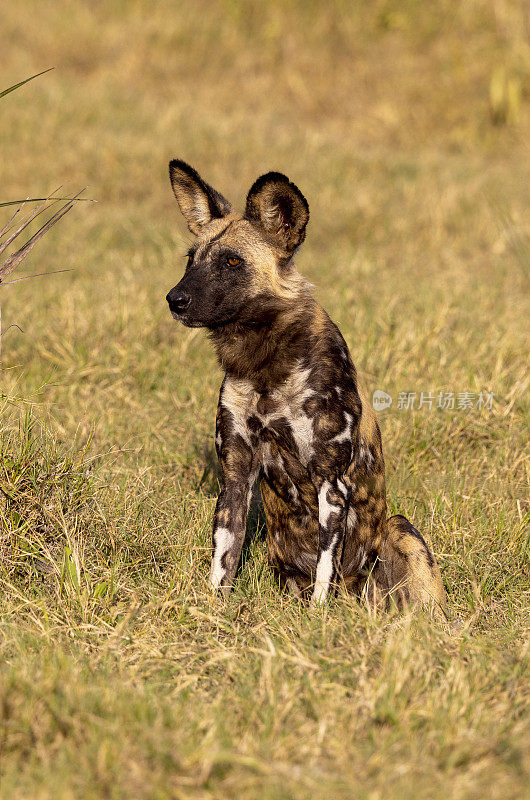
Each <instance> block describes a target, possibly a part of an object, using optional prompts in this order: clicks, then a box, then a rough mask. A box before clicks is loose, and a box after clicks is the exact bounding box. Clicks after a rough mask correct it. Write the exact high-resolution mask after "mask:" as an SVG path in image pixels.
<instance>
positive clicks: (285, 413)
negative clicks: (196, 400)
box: [221, 367, 315, 465]
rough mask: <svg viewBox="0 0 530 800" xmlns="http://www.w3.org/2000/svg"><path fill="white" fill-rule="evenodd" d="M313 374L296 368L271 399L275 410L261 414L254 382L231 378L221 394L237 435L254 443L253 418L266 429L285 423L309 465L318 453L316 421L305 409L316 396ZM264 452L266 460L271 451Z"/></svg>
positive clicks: (299, 451) (304, 460)
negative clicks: (277, 423) (315, 431)
mask: <svg viewBox="0 0 530 800" xmlns="http://www.w3.org/2000/svg"><path fill="white" fill-rule="evenodd" d="M310 372H311V370H310V369H301V368H300V367H298V368H296V369H294V370H293V372H292V373H291V375H290V376H289V377H288V378H287V380H285V381H284V382H283V383H282V384H281V386H278V387H277V388H276V389H275V390H274V391H273V392H271V393H270V395H269V396H268V399H269V407H270V409H271V410H270V411H265V412H263V411H262V412H260V411H258V403H259V401H260V399H261V395H260V394H259V393H258V392H257V391H256V390H255V389H254V388H253V386H252V384H251V383H250V381H247V380H243V379H234V378H229V379H227V380H226V381H225V384H224V387H223V391H222V394H221V404H222V406H223V407H224V408H226V409H227V411H230V413H231V414H232V417H233V424H234V432H235V433H238V434H240V436H241V437H242V438H243V439H244V441H245V442H246V443H247V444H250V431H249V428H248V420H249V419H250V418H251V417H257V418H258V419H259V421H260V422H261V424H262V425H263V427H264V428H267V427H268V426H270V425H272V424H273V423H274V422H275V421H277V420H283V421H285V422H286V423H287V424H288V425H289V427H290V428H291V431H292V434H293V438H294V441H295V442H296V446H297V448H298V454H299V458H300V460H301V462H302V463H303V464H304V465H306V464H307V463H308V461H309V460H310V458H311V457H312V455H313V453H314V449H313V439H314V432H313V419H312V418H311V417H309V416H308V415H307V414H306V413H305V411H304V408H303V406H304V403H305V401H306V400H307V399H308V398H310V397H312V396H313V395H314V394H315V392H314V391H313V390H312V389H310V388H309V387H308V385H307V381H308V378H309V375H310ZM262 449H263V458H264V461H266V459H267V452H268V449H267V448H262Z"/></svg>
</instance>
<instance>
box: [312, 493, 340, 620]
mask: <svg viewBox="0 0 530 800" xmlns="http://www.w3.org/2000/svg"><path fill="white" fill-rule="evenodd" d="M315 484H316V488H317V491H318V554H317V568H316V575H315V585H314V588H313V594H312V596H311V605H312V606H316V605H320V604H321V603H324V602H325V600H326V598H327V596H328V594H329V590H330V587H331V586H334V585H336V583H337V580H338V577H339V573H340V560H341V556H342V546H343V543H344V534H345V531H346V512H347V505H348V490H347V488H346V486H345V484H344V483H343V482H342V481H341V480H340V479H339V478H336V477H333V478H324V479H323V478H317V480H316V481H315Z"/></svg>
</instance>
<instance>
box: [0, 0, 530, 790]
mask: <svg viewBox="0 0 530 800" xmlns="http://www.w3.org/2000/svg"><path fill="white" fill-rule="evenodd" d="M525 9H526V10H525ZM525 14H526V16H525ZM529 32H530V17H529V15H528V6H527V5H526V6H525V5H523V4H520V3H518V2H515V0H514V1H513V2H509V1H508V0H495V2H493V0H491V2H490V1H489V0H468V2H463V3H454V2H449V0H437V2H433V3H422V2H414V0H400V1H399V2H398V0H374V2H372V3H366V4H361V3H359V4H353V3H347V2H345V1H344V2H339V0H332V1H330V2H318V1H317V0H312V2H295V1H294V0H292V1H291V2H285V3H280V2H279V0H274V2H269V3H267V4H261V3H258V2H241V3H239V2H236V0H232V1H231V2H229V0H225V1H224V2H206V0H198V1H197V2H181V3H177V2H172V3H171V2H167V1H166V0H161V1H160V2H157V3H156V4H155V3H147V2H133V0H114V2H107V3H103V2H95V1H94V2H90V3H82V2H78V1H77V2H74V0H71V2H69V1H68V0H60V2H56V3H53V4H34V3H30V2H29V1H28V0H20V2H18V3H16V4H15V3H10V4H5V7H3V8H2V25H1V28H0V45H1V46H0V65H1V74H2V83H3V86H9V85H10V84H12V83H15V82H16V81H18V80H22V79H23V78H24V77H27V76H28V75H30V74H32V73H35V72H37V71H39V70H42V69H45V68H47V67H49V66H55V67H56V70H55V71H54V72H51V73H49V74H47V75H45V76H42V77H41V78H39V79H37V80H35V81H33V82H32V83H30V84H28V85H27V86H25V87H23V88H22V89H20V90H19V91H18V92H15V93H13V94H11V95H9V96H8V97H6V98H5V99H4V100H2V106H1V109H2V124H1V126H0V137H1V140H0V152H1V155H2V181H1V192H0V195H1V196H0V200H11V199H18V198H23V197H27V196H43V195H44V194H46V193H48V192H50V191H52V190H53V189H54V188H55V187H56V186H58V185H59V184H64V186H65V190H66V189H67V190H72V191H75V190H77V189H79V188H81V187H82V186H84V185H86V184H88V185H89V189H88V192H87V195H88V196H90V197H91V198H93V199H95V200H97V203H82V204H79V205H78V206H77V207H76V208H75V209H74V210H73V211H72V212H71V213H70V214H69V215H68V216H67V217H66V218H65V219H64V220H62V221H61V222H60V223H59V225H58V226H56V228H54V229H53V231H52V232H51V233H50V235H49V236H47V237H45V239H44V240H43V241H42V242H41V243H40V244H39V245H38V247H37V248H36V249H35V251H34V252H33V254H32V255H31V257H30V258H29V259H28V261H27V262H26V263H25V273H24V274H33V273H37V272H43V271H48V270H54V269H72V270H73V271H72V272H69V273H66V274H62V275H55V276H51V277H47V278H34V279H32V280H27V281H21V282H19V283H16V284H13V285H10V286H5V287H3V288H2V287H0V300H1V301H2V324H3V329H4V331H6V332H5V335H4V336H3V339H2V351H3V360H2V364H1V371H0V390H1V394H2V400H1V401H0V410H1V414H2V431H1V435H0V796H1V798H6V800H8V799H9V800H20V799H22V798H29V799H30V800H34V799H35V800H37V799H40V798H43V799H44V798H52V797H53V798H59V799H60V800H62V799H63V798H65V799H66V798H74V797H82V798H87V799H91V798H107V797H108V798H125V797H126V798H158V799H159V800H160V799H161V798H200V799H201V800H202V799H203V798H204V800H206V799H208V800H210V799H211V798H231V797H234V798H235V797H237V798H245V799H246V798H249V799H252V798H263V799H268V800H272V799H273V798H292V799H293V800H299V799H301V798H321V797H322V798H332V799H333V800H349V799H350V798H361V799H362V798H366V799H367V800H368V799H369V800H380V799H381V800H382V799H383V798H385V800H386V798H423V797H429V798H435V799H436V798H444V800H445V798H447V797H451V798H456V799H457V800H458V799H459V798H475V797H476V798H481V799H482V800H484V799H485V798H502V799H503V800H510V798H513V799H514V800H515V799H516V798H517V799H518V798H522V797H523V796H524V795H525V792H527V791H528V781H529V778H530V776H529V756H530V753H529V747H528V743H529V740H530V726H529V716H528V701H529V692H528V665H527V656H528V651H527V647H528V638H527V636H528V589H529V577H530V573H529V566H528V521H529V508H530V504H529V500H528V460H527V455H528V451H527V442H528V419H529V401H528V386H529V375H528V366H527V358H528V339H527V334H528V318H529V304H528V288H529V271H530V244H529V236H530V218H529V211H528V197H529V195H528V188H529V186H530V158H529V155H530V148H529V142H530V103H529V97H530V39H529ZM1 88H2V87H0V89H1ZM175 156H177V157H181V158H184V159H186V160H187V161H189V162H190V163H191V164H193V165H194V166H195V167H196V168H198V169H199V171H200V172H201V173H202V174H203V175H204V176H205V178H206V179H207V180H209V181H210V182H211V183H212V184H213V185H214V186H216V187H217V188H219V189H220V190H221V191H222V192H223V193H224V194H226V195H227V196H228V197H229V198H230V199H232V200H234V201H236V202H237V203H238V204H239V205H241V204H242V202H243V200H244V197H245V194H246V191H247V189H248V188H249V186H250V184H251V182H252V181H253V180H254V179H255V178H256V177H257V175H259V174H261V173H262V172H265V171H268V170H270V169H276V170H280V171H283V172H286V173H287V174H288V175H289V176H290V178H291V179H292V180H294V181H295V182H296V183H297V184H298V185H299V186H300V188H301V189H302V191H303V192H304V194H305V195H306V197H307V198H308V200H309V204H310V209H311V220H310V224H309V228H308V236H307V241H306V244H305V245H304V248H303V249H302V251H301V252H300V254H299V256H298V267H299V269H300V271H301V272H303V273H304V274H305V275H306V276H307V277H308V278H309V279H310V280H311V281H312V282H314V283H315V284H316V285H317V287H318V288H317V290H316V292H317V296H318V298H319V299H320V300H321V302H322V303H323V305H324V306H325V307H326V309H327V310H328V311H329V312H330V314H331V315H332V317H333V318H334V319H335V321H336V322H337V323H338V324H339V325H340V327H341V328H342V330H343V332H344V335H345V338H346V340H347V342H348V344H349V346H350V348H351V351H352V354H353V358H354V361H355V362H356V364H357V366H358V368H359V370H360V371H361V372H362V373H363V375H364V377H365V382H366V384H367V386H368V387H369V390H370V392H372V391H373V390H375V389H381V390H383V391H386V392H387V393H389V394H390V395H391V396H392V398H393V403H392V406H391V407H390V408H389V409H387V410H385V411H381V412H380V414H379V418H380V423H381V427H382V433H383V442H384V445H385V454H386V460H387V476H388V485H389V505H390V508H391V510H392V511H393V512H394V511H400V512H402V513H404V514H406V515H407V516H409V517H410V518H411V519H413V520H414V522H415V524H416V525H417V526H418V528H419V529H420V530H421V531H422V532H424V534H425V535H426V537H427V538H428V539H429V540H430V542H431V543H432V544H433V546H434V548H435V551H436V553H437V556H438V558H439V562H440V565H441V569H442V573H443V578H444V581H445V584H446V586H447V590H448V595H449V606H450V610H451V615H452V618H453V624H452V626H447V627H441V626H439V625H437V624H434V623H432V622H431V621H430V620H428V619H426V618H424V617H423V616H422V615H421V614H408V613H407V614H403V615H398V614H395V613H392V614H389V615H385V616H380V617H377V616H373V615H372V614H370V613H369V610H368V609H367V608H365V607H364V606H363V605H362V603H359V602H358V601H356V600H353V599H351V598H347V597H338V598H337V599H336V600H334V601H333V602H332V603H331V604H330V605H329V606H328V607H326V608H324V609H321V610H317V611H309V610H308V609H306V608H302V607H300V606H299V605H298V604H297V603H295V602H293V601H291V600H289V599H286V598H285V597H282V596H281V595H280V593H279V591H278V588H277V586H276V585H275V583H274V581H273V578H272V576H271V573H270V571H269V569H268V566H267V562H266V558H265V549H264V543H263V536H262V530H261V519H260V517H259V515H255V516H254V518H253V520H252V524H251V526H250V527H251V530H250V531H249V542H248V548H246V550H245V554H244V559H243V564H242V569H241V573H240V576H239V578H238V581H237V586H236V589H235V591H234V592H233V594H232V596H231V597H230V599H229V600H228V601H227V602H226V603H215V602H213V601H212V600H211V598H210V596H209V594H208V591H207V585H206V576H207V571H208V562H209V552H210V526H211V519H212V514H213V508H214V504H215V496H216V491H217V473H216V468H215V456H214V449H213V433H214V417H215V408H216V402H217V393H218V387H219V384H220V380H221V374H220V372H219V370H218V368H217V366H216V364H215V359H214V356H213V352H212V351H211V348H210V346H209V344H208V341H207V338H206V336H205V335H204V333H203V332H202V331H197V330H190V329H185V328H183V327H180V326H177V324H176V323H175V322H174V321H173V320H172V319H171V317H170V315H169V312H168V310H167V306H166V303H165V300H164V297H165V294H166V292H167V291H168V290H169V289H170V288H171V287H172V286H173V285H174V284H175V283H176V282H177V280H178V279H179V276H180V275H181V273H182V270H183V267H184V263H185V261H184V253H185V251H186V249H187V247H188V245H189V243H190V238H191V237H190V235H189V234H188V233H187V231H186V230H185V227H184V224H183V222H182V221H181V219H180V215H179V213H178V209H177V207H176V203H175V200H174V198H173V196H172V194H171V190H170V186H169V181H168V177H167V162H168V160H169V158H170V157H175ZM4 211H5V212H6V210H5V209H4ZM4 217H5V218H6V219H7V212H6V213H5V214H4ZM0 223H2V224H3V222H2V219H0ZM0 227H1V225H0ZM20 274H23V273H20ZM16 276H17V273H15V274H14V275H13V276H12V277H16ZM14 324H17V325H19V326H20V328H22V330H23V333H21V332H20V331H18V330H17V329H16V328H11V329H9V330H7V327H8V326H9V325H14ZM440 391H443V392H454V393H455V398H456V399H455V408H454V409H453V410H451V409H449V408H445V409H439V408H437V407H436V406H437V397H438V393H439V392H440ZM400 392H405V393H416V395H417V396H416V398H415V408H414V409H405V408H400V407H399V405H400V403H399V402H398V398H399V393H400ZM421 392H423V393H424V394H426V393H432V394H433V395H434V396H435V398H436V399H435V401H434V403H433V408H432V409H430V408H429V407H428V406H426V405H425V404H424V407H423V408H421V409H419V408H418V405H419V398H420V393H421ZM464 392H470V393H473V397H472V402H473V407H472V408H467V409H465V408H459V407H458V405H459V394H461V393H464ZM480 392H483V393H493V395H494V401H493V404H492V408H491V409H490V408H487V407H486V408H482V409H480V408H478V397H479V394H480ZM460 400H461V398H460ZM525 450H526V456H525ZM525 459H526V460H525Z"/></svg>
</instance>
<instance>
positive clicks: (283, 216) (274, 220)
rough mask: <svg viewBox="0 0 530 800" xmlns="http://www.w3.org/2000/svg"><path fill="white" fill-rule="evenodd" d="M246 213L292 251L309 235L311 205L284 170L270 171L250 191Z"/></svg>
mask: <svg viewBox="0 0 530 800" xmlns="http://www.w3.org/2000/svg"><path fill="white" fill-rule="evenodd" d="M245 216H246V218H247V219H249V220H250V221H251V222H254V223H257V224H258V225H260V226H261V227H262V228H264V230H265V231H266V232H267V233H268V234H269V235H270V236H272V238H273V239H274V240H275V242H276V243H277V244H278V245H279V246H280V247H281V248H282V249H283V250H285V251H286V252H287V253H288V254H291V253H292V252H293V251H294V250H296V248H297V247H299V246H300V245H301V244H302V242H303V241H304V239H305V229H306V225H307V223H308V220H309V206H308V204H307V200H306V199H305V197H304V195H303V194H302V192H301V191H300V189H299V188H298V187H297V186H295V185H294V183H291V181H290V180H289V178H287V177H286V176H285V175H282V174H281V173H280V172H268V173H267V174H266V175H262V176H261V178H258V179H257V181H256V182H255V183H254V185H253V186H252V188H251V189H250V192H249V193H248V195H247V206H246V211H245Z"/></svg>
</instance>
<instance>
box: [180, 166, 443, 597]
mask: <svg viewBox="0 0 530 800" xmlns="http://www.w3.org/2000/svg"><path fill="white" fill-rule="evenodd" d="M169 173H170V178H171V185H172V187H173V191H174V193H175V196H176V198H177V202H178V204H179V206H180V210H181V212H182V214H183V215H184V217H185V219H186V222H187V223H188V227H189V229H190V230H191V232H192V233H193V234H194V235H195V236H196V237H197V238H196V241H195V243H194V244H193V246H192V247H191V248H190V250H189V252H188V263H187V267H186V272H185V274H184V276H183V278H182V280H181V281H180V282H179V283H178V284H177V286H175V287H174V288H173V289H171V291H170V292H169V294H168V295H167V298H166V299H167V301H168V303H169V307H170V309H171V312H172V314H173V316H174V318H175V319H177V320H179V321H180V322H182V323H184V325H188V326H191V327H203V328H207V329H208V331H209V333H210V336H211V338H212V340H213V343H214V345H215V348H216V350H217V356H218V359H219V362H220V364H221V366H222V368H223V369H224V370H225V377H224V380H223V384H222V386H221V392H220V397H219V406H218V411H217V429H216V437H215V444H216V448H217V454H218V457H219V461H220V464H221V470H222V489H221V493H220V495H219V498H218V500H217V507H216V510H215V517H214V527H213V557H212V564H211V570H210V583H211V585H212V587H213V588H215V589H219V588H220V589H221V591H222V592H223V594H227V593H228V592H229V591H230V588H231V586H232V584H233V581H234V577H235V574H236V570H237V567H238V563H239V558H240V555H241V548H242V545H243V540H244V537H245V528H246V521H247V514H248V510H249V506H250V502H251V498H252V488H253V485H254V483H255V481H256V479H259V484H260V489H261V497H262V500H263V505H264V509H265V516H266V520H267V542H268V553H269V561H270V564H271V565H272V567H273V569H274V570H275V571H276V573H277V574H278V576H279V579H280V581H281V583H282V585H283V586H285V587H286V588H287V589H288V590H290V591H291V592H293V593H294V594H295V595H297V596H299V597H306V596H309V595H310V596H311V602H312V603H313V604H317V603H321V602H323V601H324V600H325V598H326V597H327V595H328V593H329V592H330V590H331V589H334V588H335V587H336V585H337V583H338V582H339V580H342V581H343V583H344V585H345V586H346V587H347V588H348V589H350V590H352V591H357V592H358V591H361V590H362V588H363V586H366V592H367V595H368V596H369V597H370V599H371V600H372V601H373V602H379V601H380V600H381V599H382V598H384V597H385V596H388V595H389V594H390V593H392V594H393V595H394V596H396V597H397V599H398V600H401V601H403V600H413V601H419V602H421V603H426V604H429V605H430V606H431V607H432V608H434V609H435V610H437V611H440V610H441V609H442V608H443V605H444V597H445V592H444V588H443V584H442V580H441V577H440V572H439V569H438V565H437V564H436V561H435V559H434V557H433V555H432V554H431V552H430V550H429V548H428V547H427V545H426V543H425V541H424V540H423V538H422V537H421V536H420V534H419V533H418V531H417V530H416V528H414V526H413V525H411V523H410V522H409V521H408V520H407V519H405V517H402V516H395V517H391V518H390V519H387V518H386V496H385V470H384V461H383V452H382V446H381V435H380V432H379V426H378V424H377V421H376V418H375V414H374V412H373V410H372V407H371V406H370V404H369V403H368V402H367V400H366V398H365V397H364V395H363V393H362V391H361V389H360V388H359V385H358V381H357V374H356V371H355V367H354V365H353V363H352V360H351V357H350V354H349V351H348V347H347V345H346V342H345V341H344V339H343V338H342V336H341V333H340V331H339V330H338V328H337V327H336V325H334V324H333V322H332V321H331V320H330V318H329V317H328V315H327V314H326V312H325V311H324V310H323V309H322V308H321V306H320V305H319V304H318V303H317V302H316V301H315V300H314V298H313V297H312V296H311V293H310V287H309V284H308V283H307V282H306V281H305V280H304V279H303V278H302V277H301V276H300V275H299V273H298V272H297V271H296V269H295V266H294V263H293V255H294V253H295V251H296V249H297V248H298V247H299V246H300V245H301V244H302V242H303V241H304V238H305V230H306V225H307V222H308V219H309V208H308V204H307V201H306V199H305V198H304V196H303V195H302V193H301V192H300V191H299V189H298V188H297V187H296V186H295V185H294V184H293V183H291V182H290V181H289V179H288V178H286V177H285V175H281V174H279V173H277V172H269V173H268V174H267V175H263V176H262V177H261V178H258V180H257V181H256V182H255V183H254V185H253V186H252V188H251V189H250V191H249V193H248V196H247V201H246V209H245V213H244V214H243V215H241V214H238V213H237V212H235V211H233V210H232V207H231V205H230V203H228V201H227V200H225V198H224V197H223V196H222V195H221V194H219V193H218V192H216V191H215V190H214V189H212V187H211V186H209V185H208V184H207V183H205V181H203V179H202V178H201V177H200V176H199V175H198V174H197V172H196V171H195V170H194V169H192V168H191V167H190V166H189V165H188V164H186V163H185V162H183V161H177V160H175V161H171V163H170V165H169ZM367 573H369V574H370V579H369V580H368V581H367V579H366V575H367Z"/></svg>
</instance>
